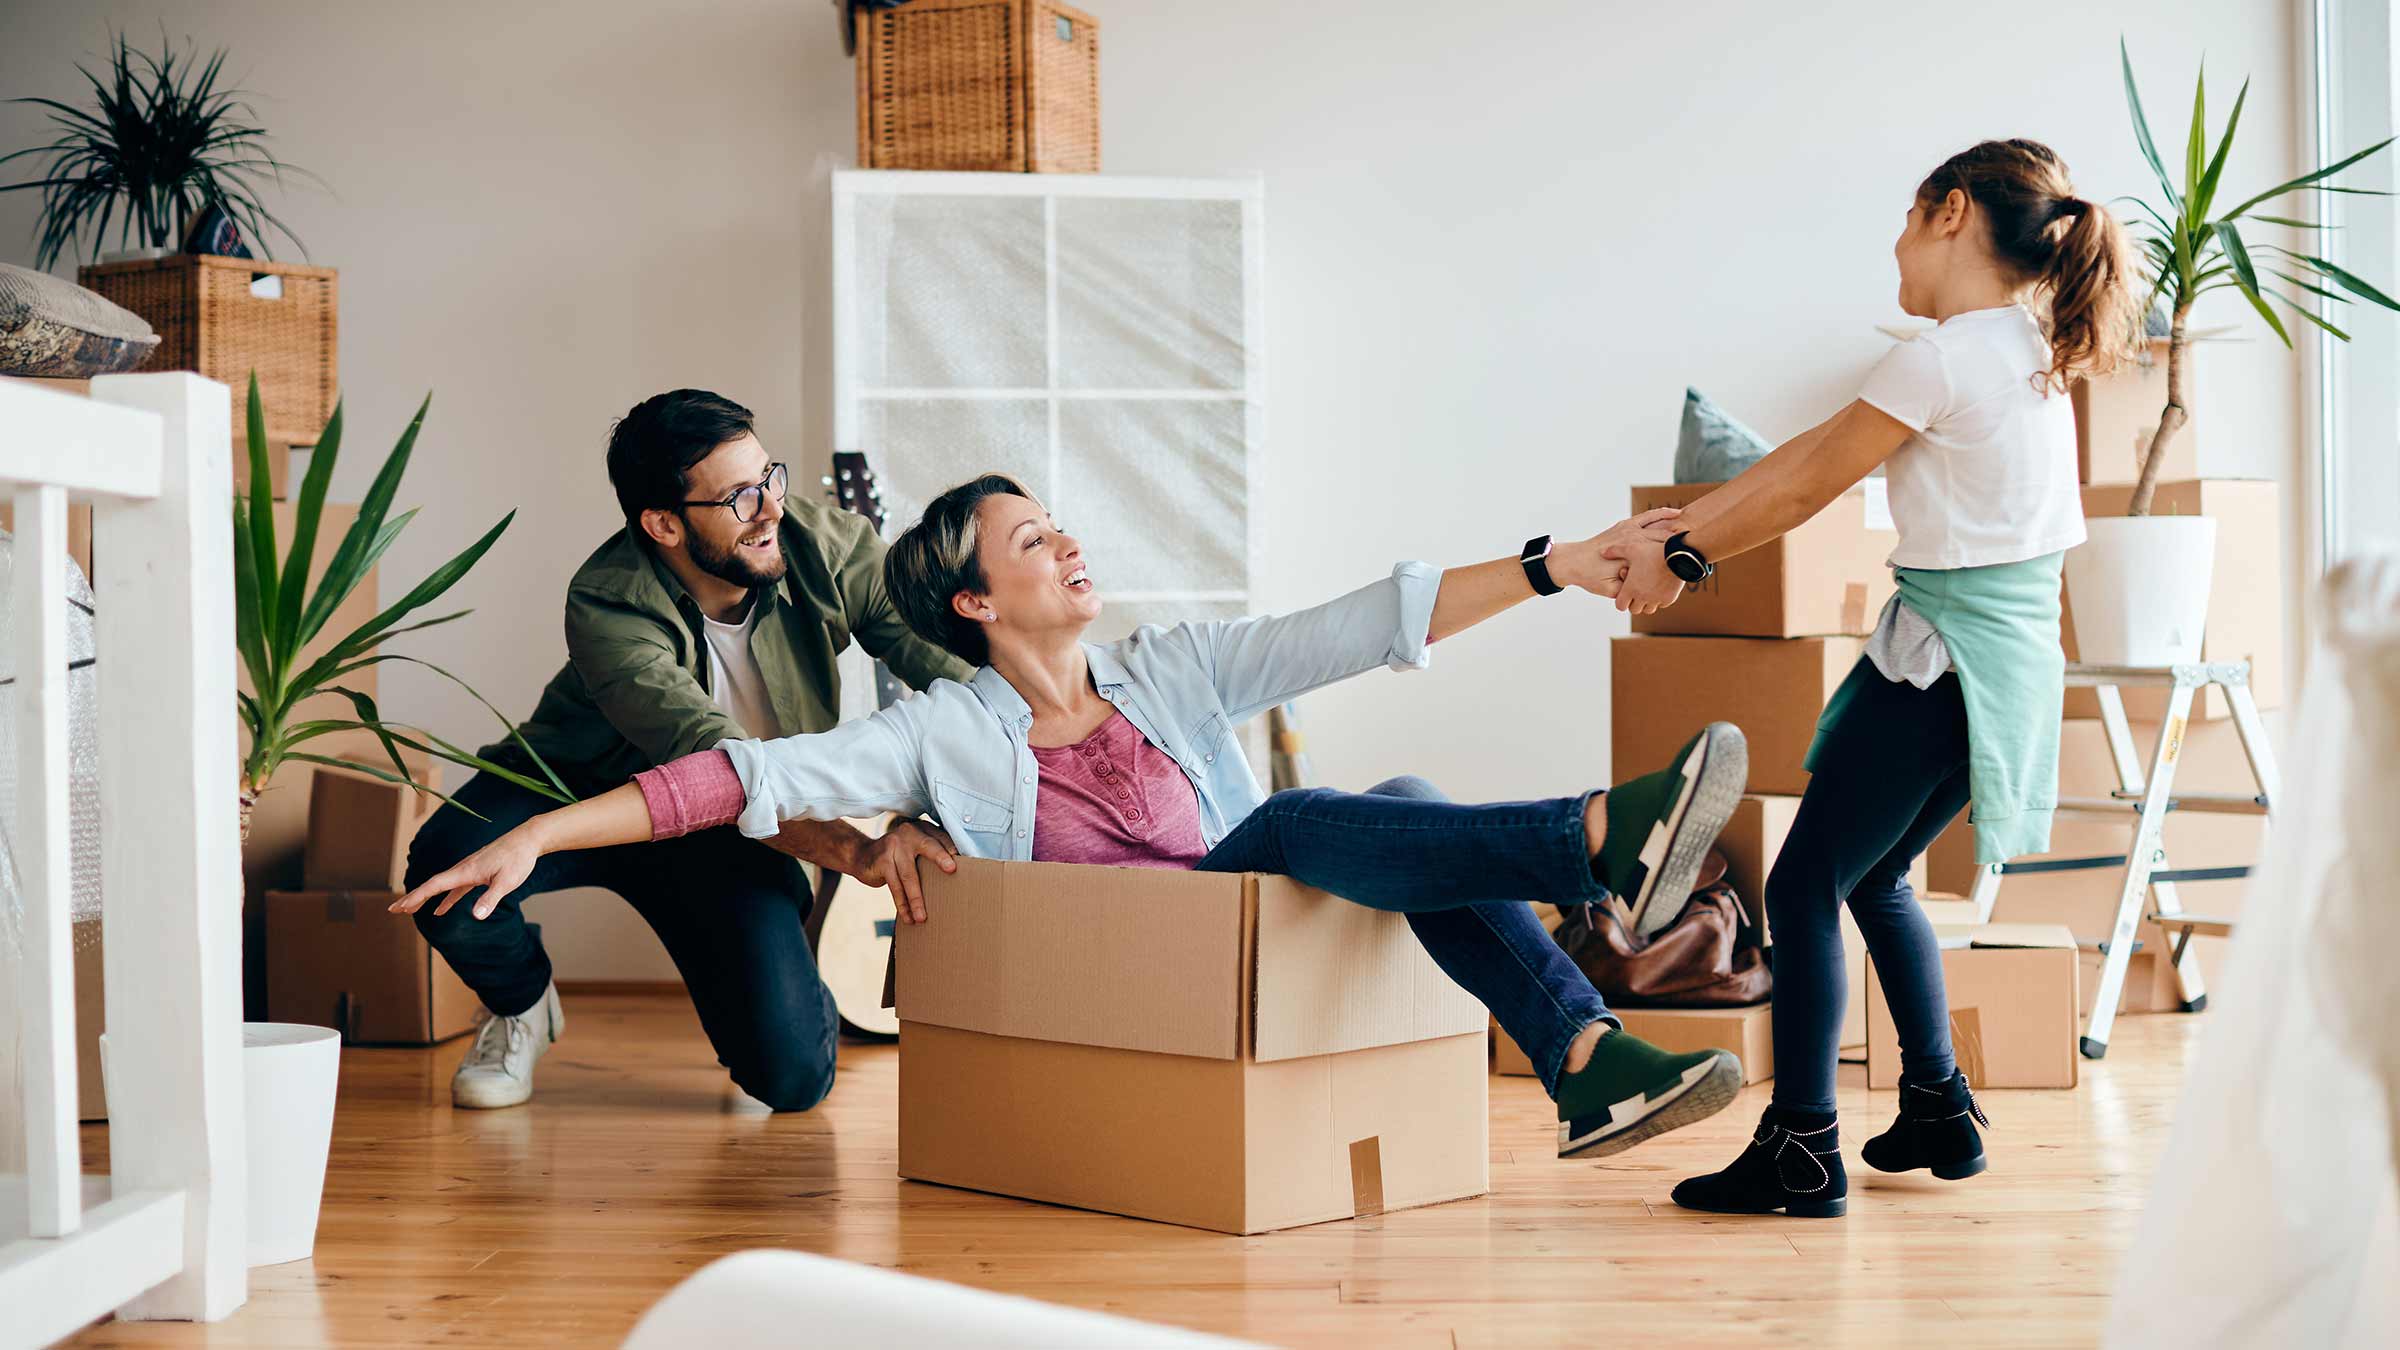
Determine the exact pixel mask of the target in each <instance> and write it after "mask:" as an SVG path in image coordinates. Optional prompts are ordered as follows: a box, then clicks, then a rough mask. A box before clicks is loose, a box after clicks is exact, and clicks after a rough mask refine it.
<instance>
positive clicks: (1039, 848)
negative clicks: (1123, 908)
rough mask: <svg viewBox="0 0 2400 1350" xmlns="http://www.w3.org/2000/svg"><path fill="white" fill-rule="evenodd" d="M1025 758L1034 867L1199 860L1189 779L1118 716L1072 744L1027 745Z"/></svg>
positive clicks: (1201, 846)
mask: <svg viewBox="0 0 2400 1350" xmlns="http://www.w3.org/2000/svg"><path fill="white" fill-rule="evenodd" d="M1033 758H1034V760H1035V762H1036V763H1038V764H1040V765H1041V768H1042V785H1041V797H1040V799H1039V800H1038V802H1037V803H1036V804H1035V806H1034V813H1033V860H1034V861H1035V862H1065V863H1097V864H1099V865H1101V866H1104V867H1177V868H1187V869H1188V868H1190V867H1192V866H1193V865H1195V864H1196V863H1198V862H1199V861H1200V859H1201V858H1203V857H1205V856H1207V853H1208V846H1207V845H1206V844H1205V843H1203V842H1202V841H1201V838H1200V798H1199V795H1198V794H1197V793H1195V792H1194V791H1193V789H1192V784H1191V780H1190V779H1187V778H1185V777H1184V776H1183V770H1182V769H1180V768H1178V767H1176V764H1175V761H1174V760H1173V759H1171V758H1169V757H1168V756H1167V754H1166V752H1165V751H1162V750H1160V749H1159V748H1158V747H1157V746H1154V745H1152V744H1150V742H1149V741H1148V740H1146V739H1144V738H1143V736H1142V733H1141V732H1140V731H1139V730H1137V729H1136V728H1135V727H1134V725H1133V723H1131V722H1128V721H1126V720H1125V715H1124V714H1123V713H1117V714H1115V715H1114V716H1112V717H1110V718H1109V719H1108V720H1107V721H1106V722H1103V723H1101V724H1100V729H1099V730H1097V731H1095V732H1093V733H1092V734H1091V735H1089V736H1087V737H1085V738H1084V739H1083V740H1082V741H1081V742H1080V743H1078V744H1075V745H1062V746H1058V747H1055V748H1052V749H1043V748H1042V747H1040V746H1035V747H1034V750H1033Z"/></svg>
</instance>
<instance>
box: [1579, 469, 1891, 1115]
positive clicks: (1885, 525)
mask: <svg viewBox="0 0 2400 1350" xmlns="http://www.w3.org/2000/svg"><path fill="white" fill-rule="evenodd" d="M1716 486H1717V485H1716V484H1714V483H1689V484H1680V485H1677V486H1673V487H1637V488H1635V489H1634V490H1633V497H1632V502H1631V510H1632V511H1633V512H1636V513H1638V512H1641V511H1646V510H1649V509H1650V508H1652V507H1656V506H1688V505H1690V504H1691V503H1692V502H1694V501H1696V500H1698V499H1699V498H1700V497H1702V496H1705V495H1706V494H1708V493H1709V492H1711V491H1713V490H1715V488H1716ZM1881 489H1882V484H1881V483H1880V482H1872V483H1869V484H1866V485H1863V486H1861V487H1858V488H1854V489H1852V490H1851V491H1849V492H1848V493H1845V494H1844V495H1843V496H1842V497H1841V499H1840V500H1838V501H1836V502H1834V503H1833V504H1832V505H1831V506H1829V507H1827V508H1826V509H1825V510H1824V511H1822V512H1820V513H1818V515H1817V516H1816V517H1815V518H1814V519H1812V520H1810V521H1809V522H1808V523H1806V524H1804V525H1802V526H1800V527H1799V528H1798V529H1795V530H1793V531H1792V532H1790V533H1789V534H1786V535H1785V536H1783V537H1782V538H1781V539H1778V540H1775V541H1774V542H1772V543H1770V544H1767V545H1766V546H1764V547H1762V548H1758V549H1754V550H1752V551H1750V552H1748V553H1744V554H1742V555H1740V556H1738V557H1734V558H1729V559H1726V560H1725V561H1724V562H1722V563H1720V564H1719V565H1718V567H1717V571H1716V575H1714V576H1712V577H1710V578H1709V579H1708V580H1707V581H1705V582H1702V583H1701V584H1700V585H1698V586H1694V587H1690V588H1688V589H1686V591H1685V592H1684V594H1683V596H1682V598H1681V599H1679V600H1677V601H1676V603H1674V604H1672V605H1670V606H1668V607H1667V608H1665V609H1662V610H1660V611H1658V612H1657V613H1655V614H1647V615H1636V616H1634V619H1633V632H1634V635H1633V636H1631V637H1625V638H1619V639H1617V640H1616V641H1615V643H1614V644H1612V646H1611V648H1610V652H1609V659H1610V681H1609V688H1610V696H1609V706H1610V718H1611V728H1610V738H1609V743H1610V747H1611V750H1610V755H1611V759H1610V774H1609V777H1610V778H1611V779H1612V780H1613V781H1617V782H1622V781H1624V780H1625V779H1628V778H1631V777H1634V776H1636V775H1637V774H1644V773H1649V772H1651V771H1652V770H1655V769H1657V768H1660V767H1661V766H1663V765H1665V764H1666V763H1668V762H1669V761H1670V760H1672V759H1673V758H1674V756H1675V753H1676V752H1677V751H1678V750H1680V749H1681V748H1682V746H1683V744H1684V742H1685V741H1687V740H1689V739H1690V738H1691V737H1692V736H1693V735H1694V734H1695V733H1697V732H1698V731H1699V730H1700V728H1701V727H1703V726H1705V725H1707V724H1708V723H1710V722H1731V723H1733V724H1734V725H1735V726H1738V727H1740V728H1741V729H1742V734H1743V736H1744V738H1745V739H1747V740H1748V742H1749V747H1750V783H1749V792H1748V794H1747V795H1745V796H1744V797H1743V798H1742V800H1741V804H1740V805H1739V806H1738V807H1736V808H1735V810H1734V814H1733V819H1732V820H1731V822H1729V823H1728V824H1727V826H1726V828H1725V832H1724V834H1723V835H1722V836H1721V837H1720V839H1719V841H1718V845H1717V846H1718V848H1719V849H1720V850H1721V851H1722V852H1723V853H1724V855H1725V859H1726V862H1727V864H1728V867H1727V871H1726V880H1727V881H1728V882H1729V883H1730V884H1731V885H1732V886H1733V888H1734V890H1735V892H1736V893H1737V894H1739V895H1740V896H1741V899H1742V903H1743V905H1744V906H1745V907H1746V908H1747V909H1748V910H1749V915H1750V919H1751V922H1752V923H1753V924H1755V925H1756V926H1757V928H1758V930H1759V931H1760V933H1761V934H1762V935H1763V936H1765V937H1766V938H1768V939H1769V940H1771V939H1772V933H1771V932H1770V931H1769V927H1768V923H1767V916H1766V908H1765V903H1766V882H1767V874H1768V873H1769V872H1770V871H1772V870H1773V868H1774V865H1775V856H1776V854H1777V853H1779V852H1780V851H1781V850H1782V847H1783V840H1784V836H1785V835H1786V834H1787V833H1788V832H1789V831H1790V829H1791V826H1792V818H1793V816H1794V814H1795V812H1796V811H1797V810H1798V808H1799V804H1800V793H1801V791H1802V790H1803V789H1805V788H1806V787H1807V785H1808V772H1807V770H1806V769H1805V768H1803V767H1802V764H1803V761H1804V760H1805V759H1806V757H1807V754H1808V747H1809V742H1810V741H1811V740H1813V739H1814V738H1815V736H1816V729H1817V717H1818V715H1819V714H1820V713H1821V712H1822V711H1823V710H1824V707H1825V703H1826V700H1827V699H1829V698H1831V697H1832V696H1833V691H1834V689H1835V688H1836V687H1837V686H1839V685H1840V684H1841V682H1842V680H1843V678H1844V677H1846V676H1847V675H1849V673H1850V668H1851V666H1852V665H1854V664H1856V662H1857V661H1858V656H1859V651H1860V648H1861V645H1862V643H1863V640H1864V638H1865V636H1866V635H1867V634H1868V633H1871V632H1873V631H1874V628H1875V620H1876V617H1877V616H1878V615H1879V614H1881V613H1882V611H1883V605H1884V602H1885V601H1886V600H1888V599H1889V598H1890V597H1891V594H1892V589H1893V582H1892V575H1891V570H1890V568H1889V567H1887V566H1886V565H1885V559H1887V558H1888V557H1890V555H1891V552H1892V549H1893V547H1894V546H1895V544H1896V543H1897V542H1898V536H1897V534H1896V533H1895V532H1894V531H1893V529H1892V526H1891V520H1890V513H1889V511H1888V509H1887V508H1886V507H1885V503H1884V497H1883V494H1882V490H1881ZM1844 923H1845V927H1847V920H1846V919H1845V921H1844ZM1846 939H1847V941H1846V944H1845V945H1846V948H1847V950H1848V951H1849V952H1850V954H1851V964H1852V967H1853V969H1852V977H1853V978H1852V983H1853V992H1854V997H1853V998H1852V1001H1851V1002H1852V1007H1851V1009H1850V1014H1849V1017H1848V1018H1847V1022H1846V1025H1845V1028H1844V1034H1843V1042H1844V1044H1846V1045H1862V1044H1864V1042H1865V1040H1866V1023H1865V1001H1864V998H1863V996H1861V995H1859V993H1858V986H1861V985H1863V983H1864V981H1863V978H1861V977H1863V975H1864V956H1863V950H1864V949H1863V947H1861V946H1860V944H1859V943H1858V941H1857V937H1856V933H1855V932H1854V931H1853V932H1850V933H1847V934H1846ZM1623 1015H1624V1017H1625V1025H1626V1028H1627V1030H1630V1031H1633V1032H1635V1033H1636V1034H1639V1035H1641V1036H1643V1037H1645V1038H1648V1039H1650V1040H1654V1041H1658V1042H1659V1043H1660V1044H1663V1045H1669V1046H1671V1047H1673V1048H1677V1049H1699V1048H1704V1047H1710V1046H1714V1047H1721V1048H1724V1049H1728V1050H1732V1051H1734V1052H1735V1053H1737V1054H1739V1055H1741V1056H1742V1062H1743V1064H1744V1065H1745V1067H1747V1069H1748V1070H1749V1075H1750V1078H1751V1080H1752V1081H1754V1082H1755V1081H1757V1080H1759V1079H1762V1078H1765V1077H1768V1076H1769V1075H1771V1074H1772V1073H1773V1072H1774V1057H1773V1051H1772V1046H1773V1038H1772V1035H1771V1034H1770V1026H1769V1024H1770V1021H1771V1015H1770V1012H1769V1009H1768V1008H1767V1007H1766V1006H1765V1005H1761V1006H1758V1007H1755V1008H1742V1009H1724V1010H1719V1009H1626V1010H1623Z"/></svg>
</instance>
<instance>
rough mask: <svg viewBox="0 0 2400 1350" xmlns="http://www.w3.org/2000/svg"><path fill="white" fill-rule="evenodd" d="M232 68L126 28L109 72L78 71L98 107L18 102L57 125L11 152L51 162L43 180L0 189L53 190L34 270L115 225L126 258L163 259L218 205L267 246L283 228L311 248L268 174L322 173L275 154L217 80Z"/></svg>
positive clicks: (3, 160) (95, 244) (94, 244)
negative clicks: (134, 41)
mask: <svg viewBox="0 0 2400 1350" xmlns="http://www.w3.org/2000/svg"><path fill="white" fill-rule="evenodd" d="M224 65H225V53H224V51H223V50H222V49H220V50H219V51H217V52H216V54H214V55H212V56H210V57H209V58H208V59H207V60H206V61H200V60H198V59H197V57H196V56H195V55H194V54H193V53H191V52H189V51H186V52H182V53H178V52H177V51H176V50H175V49H174V48H173V47H172V46H170V45H168V44H167V43H166V41H165V39H164V36H163V35H162V36H161V39H160V49H159V53H158V55H156V56H152V55H151V54H149V53H148V52H142V51H136V50H134V48H133V47H132V45H131V44H129V43H128V42H127V41H126V40H125V37H124V35H123V34H119V35H117V38H116V40H115V43H114V45H113V46H112V47H111V48H110V51H109V61H108V66H107V71H106V74H105V75H102V74H95V73H94V72H93V71H92V70H91V69H90V68H88V67H85V66H82V65H78V66H77V67H76V68H75V69H76V70H77V72H78V73H80V74H81V75H82V76H83V78H84V79H85V80H86V81H87V82H89V83H90V85H91V87H92V88H91V93H92V98H91V106H90V107H88V108H79V107H76V106H74V105H72V104H69V103H64V102H61V101H59V100H57V99H51V98H20V99H15V100H13V101H14V102H17V103H31V104H35V105H37V106H40V107H44V108H48V109H49V110H50V121H51V123H52V125H54V126H55V127H56V128H57V129H58V138H57V139H56V140H54V141H52V142H51V143H50V144H48V145H39V146H34V147H32V148H30V149H25V150H19V151H17V152H15V153H14V154H10V155H5V156H0V164H7V163H9V162H11V161H13V160H18V159H25V158H34V157H46V158H47V160H48V163H47V164H46V165H45V166H44V168H43V172H42V176H41V177H39V178H35V179H31V180H29V181H27V182H23V183H10V184H8V185H6V186H0V192H26V191H37V190H38V191H39V192H40V193H41V194H42V210H41V216H40V221H39V224H38V226H37V229H38V231H39V234H40V240H41V242H40V246H39V248H38V249H37V251H36V253H35V255H34V266H35V267H37V268H40V269H42V270H43V271H48V270H49V268H50V266H51V264H53V263H55V262H57V261H58V259H59V258H60V257H62V256H65V255H67V254H69V253H70V252H73V253H75V254H76V256H78V257H80V256H82V251H81V248H80V247H79V241H85V240H88V243H89V246H90V247H91V248H92V249H94V250H97V249H98V248H100V247H101V245H102V242H103V240H105V238H106V237H107V235H108V227H109V226H110V224H112V223H113V224H115V225H116V227H117V241H118V247H119V248H120V249H126V250H131V252H130V253H129V254H127V255H126V256H132V257H164V256H166V255H168V254H170V253H173V252H174V251H175V246H176V245H177V244H178V243H180V242H181V241H182V240H183V239H184V238H185V237H186V236H187V235H188V234H189V232H190V229H191V224H192V221H193V219H194V218H195V217H197V216H198V215H199V214H200V213H201V212H203V211H205V210H207V209H208V208H209V207H210V206H212V205H213V206H217V207H221V208H222V209H223V210H224V212H225V214H226V215H227V216H229V217H231V218H232V220H233V223H234V224H235V225H236V226H238V227H239V228H240V229H241V231H242V233H243V234H244V235H245V236H246V237H248V238H249V239H250V240H252V241H253V242H255V243H258V244H259V245H260V246H261V247H262V248H263V247H264V245H265V239H266V231H267V228H268V227H272V228H273V229H274V230H275V231H276V232H277V233H279V234H281V235H282V236H283V237H284V238H286V239H289V240H291V241H292V243H293V244H294V245H299V246H300V249H301V252H302V254H303V255H305V254H306V253H307V251H308V250H307V248H306V246H305V245H300V239H299V236H297V235H295V234H293V233H292V231H291V229H290V227H289V226H287V225H285V224H284V223H283V221H282V220H281V219H279V218H277V216H276V215H275V213H274V212H272V211H270V210H268V209H267V208H266V206H265V205H264V204H263V203H262V202H261V201H260V200H259V188H260V186H261V185H262V184H263V183H264V182H266V181H269V180H271V181H273V182H274V183H275V184H276V185H278V186H281V184H282V182H283V179H284V176H285V175H286V174H292V175H297V176H300V177H306V178H311V179H314V178H315V177H316V175H314V174H310V173H308V172H307V171H306V170H303V169H295V168H293V167H292V166H290V165H288V164H285V163H283V162H282V161H281V160H278V159H276V158H275V157H274V156H273V155H271V154H269V153H268V152H267V149H266V135H267V133H266V132H265V131H263V130H261V129H259V127H258V126H257V125H256V119H257V113H256V112H254V111H253V110H252V109H251V107H250V105H249V104H247V103H245V102H243V101H242V92H241V91H240V90H238V89H221V88H219V87H218V82H219V80H220V79H221V78H222V75H223V70H224ZM101 261H103V262H105V261H109V259H108V258H105V257H104V258H102V259H101Z"/></svg>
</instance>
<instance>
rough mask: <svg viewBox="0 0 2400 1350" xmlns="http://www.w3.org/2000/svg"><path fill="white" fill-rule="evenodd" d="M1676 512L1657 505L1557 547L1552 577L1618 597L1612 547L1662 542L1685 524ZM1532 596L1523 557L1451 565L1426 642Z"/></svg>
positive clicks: (1618, 570)
mask: <svg viewBox="0 0 2400 1350" xmlns="http://www.w3.org/2000/svg"><path fill="white" fill-rule="evenodd" d="M1678 514H1679V513H1678V512H1677V511H1676V509H1675V508H1674V507H1672V506H1659V507H1653V508H1651V509H1650V510H1648V511H1644V512H1643V513H1641V514H1640V515H1638V516H1635V517H1633V518H1632V519H1630V520H1621V521H1618V522H1617V523H1616V524H1614V525H1612V526H1610V527H1609V528H1608V529H1606V530H1603V531H1601V532H1600V533H1599V534H1595V535H1593V536H1592V537H1591V538H1589V539H1583V540H1578V541H1576V542H1573V543H1562V544H1556V545H1553V546H1552V548H1551V550H1550V558H1549V563H1548V566H1549V568H1550V579H1551V580H1552V581H1555V582H1557V583H1558V584H1559V585H1561V586H1567V587H1573V588H1577V589H1581V590H1586V591H1590V592H1591V593H1592V594H1594V595H1599V596H1608V597H1614V596H1615V595H1616V593H1617V581H1618V578H1619V577H1621V576H1622V575H1624V571H1625V565H1624V564H1623V563H1622V562H1619V561H1618V560H1616V559H1614V558H1611V557H1608V556H1607V554H1608V553H1609V551H1610V550H1612V549H1621V548H1625V547H1629V546H1631V545H1633V544H1636V543H1639V542H1640V541H1641V540H1643V539H1645V538H1652V537H1654V538H1656V539H1658V540H1659V541H1661V542H1664V541H1665V540H1667V539H1669V538H1671V537H1672V536H1673V535H1674V533H1675V531H1676V530H1677V529H1680V528H1682V527H1681V526H1680V525H1678V524H1676V523H1675V521H1676V518H1677V516H1678ZM1532 598H1533V584H1532V583H1531V582H1529V581H1527V580H1526V579H1525V564H1524V563H1523V562H1522V561H1521V560H1519V559H1516V558H1494V559H1493V560H1492V561H1490V562H1486V563H1474V564H1471V565H1469V566H1466V567H1453V568H1450V569H1449V570H1447V571H1445V572H1443V573H1442V588H1441V590H1440V591H1439V592H1437V593H1436V594H1435V595H1434V597H1433V622H1432V623H1430V624H1428V625H1426V629H1425V640H1426V641H1427V642H1439V641H1441V640H1442V639H1443V638H1446V637H1452V636H1455V635H1456V634H1459V633H1463V632H1465V631H1466V630H1468V629H1470V628H1473V627H1474V626H1475V625H1477V624H1479V623H1482V622H1483V621H1484V620H1486V619H1489V618H1491V617H1492V616H1494V615H1496V614H1499V613H1500V612H1501V611H1503V610H1508V609H1514V608H1515V607H1516V606H1518V605H1520V604H1522V603H1524V602H1525V601H1527V600H1531V599H1532Z"/></svg>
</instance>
